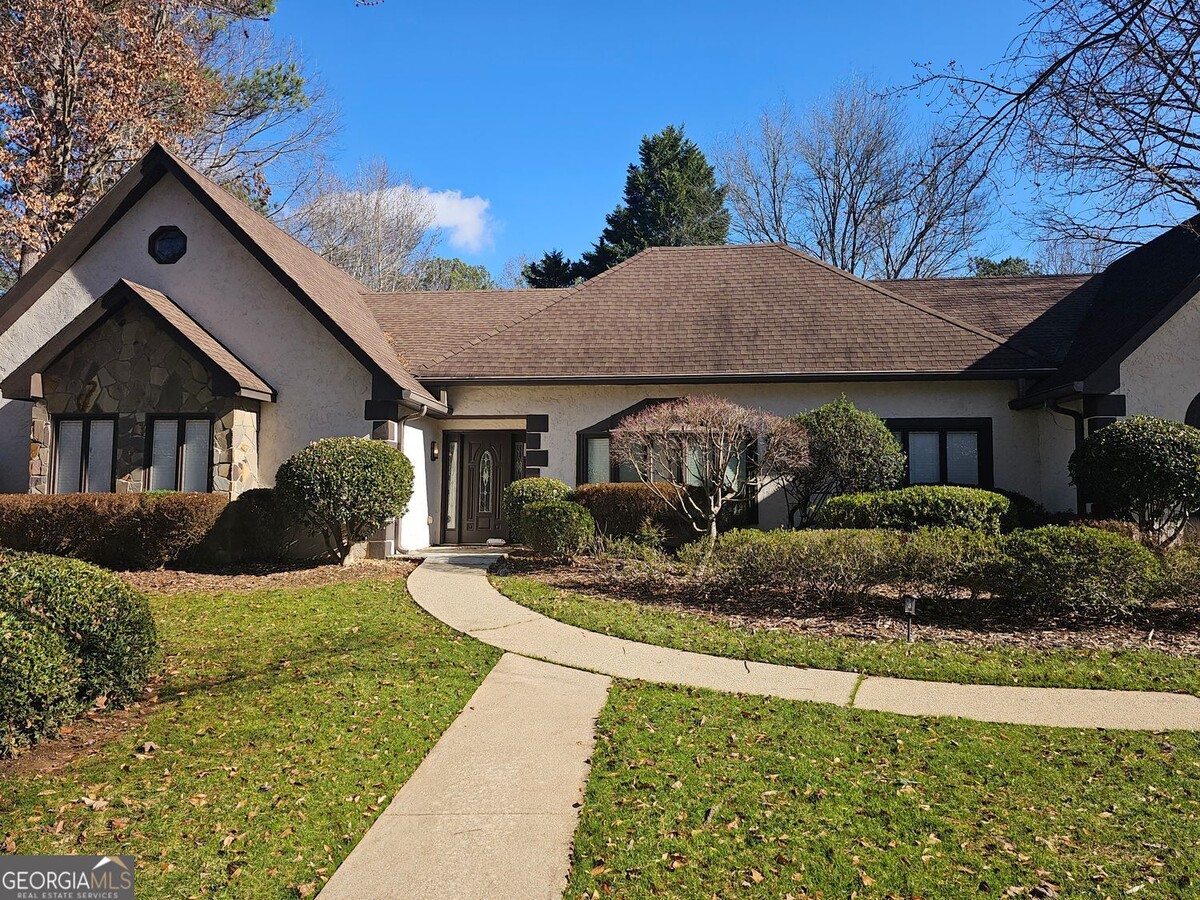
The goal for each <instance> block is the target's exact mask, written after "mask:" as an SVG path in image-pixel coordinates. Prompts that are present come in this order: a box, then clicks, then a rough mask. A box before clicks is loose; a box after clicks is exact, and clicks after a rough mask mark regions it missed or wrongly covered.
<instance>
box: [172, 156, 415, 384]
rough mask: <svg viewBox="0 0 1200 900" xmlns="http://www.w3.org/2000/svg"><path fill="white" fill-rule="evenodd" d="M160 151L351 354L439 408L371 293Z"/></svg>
mask: <svg viewBox="0 0 1200 900" xmlns="http://www.w3.org/2000/svg"><path fill="white" fill-rule="evenodd" d="M156 150H157V151H158V152H160V153H161V154H162V155H163V156H165V157H166V159H167V160H168V161H169V162H170V164H171V168H172V169H173V170H174V171H175V174H176V175H177V176H178V177H179V178H180V180H181V181H183V182H184V184H185V186H187V187H189V188H195V189H196V190H198V191H199V192H200V194H201V195H202V196H200V197H199V199H200V200H201V201H202V202H203V201H204V200H205V199H207V200H208V201H210V204H206V205H207V206H208V207H209V209H210V211H213V212H214V213H216V212H218V211H219V212H220V213H222V214H224V216H225V217H226V218H227V219H228V221H229V222H230V223H232V224H233V226H234V227H235V228H236V229H237V230H238V231H240V232H241V236H242V237H244V238H245V239H246V240H248V241H249V246H248V247H247V249H249V250H250V251H251V253H253V254H254V255H255V256H256V257H258V259H259V260H260V261H261V262H263V263H264V264H267V265H268V266H269V267H270V268H272V269H273V270H274V272H275V275H276V277H277V278H279V279H280V280H281V281H282V282H284V283H285V286H286V287H289V288H294V289H293V291H292V292H293V293H294V294H297V293H298V295H299V296H300V297H301V298H302V299H303V298H307V299H308V300H309V301H311V303H309V304H306V305H307V306H308V307H309V310H310V311H311V312H312V313H313V315H315V316H316V317H317V318H318V319H319V320H320V321H321V322H322V323H323V324H324V325H325V326H326V327H328V328H330V330H332V331H333V332H334V333H335V335H338V334H340V335H341V336H344V337H345V338H346V339H347V340H345V341H343V344H345V345H346V346H347V349H349V350H350V351H351V352H352V353H355V355H357V356H359V357H360V359H362V360H363V362H364V363H368V364H372V365H373V366H374V367H375V368H377V369H378V371H379V372H380V373H382V374H383V375H384V376H385V377H387V378H389V379H391V380H392V381H393V382H394V383H395V384H396V385H397V386H399V387H400V388H402V389H404V390H407V391H410V392H411V393H412V394H413V396H414V398H415V399H416V400H418V401H420V402H426V403H430V404H434V405H438V401H437V400H435V399H434V398H433V396H432V395H431V394H430V393H429V392H428V391H427V390H425V388H424V386H423V385H422V384H421V383H420V382H419V381H417V379H416V378H414V377H413V375H412V373H411V372H409V371H408V370H407V369H406V368H405V367H404V364H403V363H401V362H400V358H399V357H398V356H397V355H396V351H395V350H394V349H393V347H392V345H391V344H390V343H389V342H388V340H387V338H386V337H385V335H384V333H383V332H382V331H381V330H380V328H379V324H378V323H377V322H376V321H375V318H374V317H373V316H372V315H371V312H370V310H369V309H367V305H366V303H365V302H363V293H364V292H365V291H366V288H364V287H363V286H362V285H361V284H360V283H359V282H357V281H355V280H354V279H353V278H351V277H350V276H349V275H347V274H346V273H345V272H343V271H342V270H341V269H339V268H338V267H337V266H335V265H333V263H331V262H329V261H327V260H326V259H325V258H324V257H322V256H321V255H320V254H318V253H315V252H314V251H313V250H311V249H310V248H308V247H306V246H304V244H302V243H300V242H299V241H298V240H296V239H295V238H294V237H292V236H291V235H290V234H288V233H287V232H285V231H283V230H282V229H281V228H279V227H278V226H277V225H275V224H274V223H272V222H271V221H270V220H268V219H267V218H266V217H265V216H263V215H261V214H259V213H258V212H256V211H254V210H253V209H251V208H250V207H249V206H247V205H246V204H245V203H243V202H242V201H241V200H239V199H238V198H236V197H234V196H233V195H232V194H230V193H229V192H228V191H226V190H225V189H224V188H222V187H221V186H220V185H218V184H217V183H216V182H214V181H211V180H209V179H208V178H206V177H205V176H204V175H202V174H200V173H199V172H197V171H196V170H195V169H193V168H192V167H191V166H189V165H188V164H187V163H186V162H184V161H183V160H182V159H180V158H179V157H177V156H175V155H174V154H173V153H171V152H170V151H168V150H166V149H164V148H162V147H159V146H158V145H155V149H154V150H151V151H150V152H151V153H152V154H153V153H154V152H155V151H156ZM213 207H216V209H213ZM218 218H220V216H218ZM244 243H245V241H244ZM256 251H257V252H256ZM356 351H358V352H356ZM364 357H365V358H364Z"/></svg>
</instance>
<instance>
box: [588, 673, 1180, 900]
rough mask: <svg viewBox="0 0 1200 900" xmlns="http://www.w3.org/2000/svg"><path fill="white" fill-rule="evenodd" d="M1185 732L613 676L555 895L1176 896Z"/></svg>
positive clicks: (1178, 895) (1178, 876) (683, 896)
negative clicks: (865, 705)
mask: <svg viewBox="0 0 1200 900" xmlns="http://www.w3.org/2000/svg"><path fill="white" fill-rule="evenodd" d="M1198 889H1200V737H1198V736H1197V735H1194V734H1188V733H1169V734H1141V733H1134V732H1101V731H1070V730H1065V729H1049V728H1032V727H1024V726H1007V725H991V724H984V723H978V722H967V721H962V720H921V719H912V718H905V717H901V716H894V715H888V714H883V713H872V712H866V711H862V710H844V709H839V708H835V707H827V706H821V705H817V704H811V703H797V702H789V701H784V700H774V699H767V698H760V697H739V696H734V695H729V694H718V693H712V692H707V691H701V690H697V689H690V690H689V689H681V688H667V687H658V686H651V685H645V684H635V683H629V682H624V683H621V682H619V683H617V684H615V685H614V687H613V690H612V693H611V694H610V697H609V702H608V705H607V707H606V708H605V710H604V712H603V714H602V715H601V718H600V725H599V739H598V743H597V748H596V753H595V756H594V762H593V768H592V774H591V778H590V780H589V782H588V790H587V797H586V800H585V803H584V807H583V811H582V819H581V822H580V826H579V829H578V831H577V832H576V835H575V863H574V867H573V871H572V873H571V881H570V886H569V888H568V891H567V893H566V896H567V897H568V898H592V897H607V896H614V897H660V896H670V897H680V898H698V900H699V898H709V897H723V898H724V897H741V896H745V897H763V898H767V897H779V898H783V897H794V898H796V900H800V898H816V897H826V898H833V897H855V896H857V897H863V898H867V897H872V898H873V897H879V898H883V897H889V898H895V897H906V898H907V897H927V898H934V897H1009V896H1024V897H1043V898H1049V897H1114V898H1115V897H1124V896H1128V895H1132V896H1141V897H1191V896H1195V894H1196V891H1197V890H1198Z"/></svg>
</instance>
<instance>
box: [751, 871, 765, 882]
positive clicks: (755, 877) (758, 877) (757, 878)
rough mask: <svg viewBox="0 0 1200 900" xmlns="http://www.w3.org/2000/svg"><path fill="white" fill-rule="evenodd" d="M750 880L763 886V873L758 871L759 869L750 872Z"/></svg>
mask: <svg viewBox="0 0 1200 900" xmlns="http://www.w3.org/2000/svg"><path fill="white" fill-rule="evenodd" d="M750 880H751V881H753V882H754V883H755V884H762V881H763V873H762V872H760V871H758V869H751V870H750Z"/></svg>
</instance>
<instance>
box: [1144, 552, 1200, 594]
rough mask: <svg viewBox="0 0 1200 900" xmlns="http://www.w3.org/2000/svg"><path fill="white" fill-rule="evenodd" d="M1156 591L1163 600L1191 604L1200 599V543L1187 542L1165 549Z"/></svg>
mask: <svg viewBox="0 0 1200 900" xmlns="http://www.w3.org/2000/svg"><path fill="white" fill-rule="evenodd" d="M1154 593H1155V595H1156V596H1157V597H1159V598H1161V599H1163V600H1175V601H1178V602H1180V603H1185V604H1189V605H1195V604H1196V603H1197V601H1200V545H1196V544H1192V543H1187V544H1181V545H1179V546H1177V547H1171V548H1170V549H1168V550H1166V551H1164V553H1163V555H1162V572H1161V575H1160V577H1159V580H1158V584H1157V585H1156V586H1155V591H1154Z"/></svg>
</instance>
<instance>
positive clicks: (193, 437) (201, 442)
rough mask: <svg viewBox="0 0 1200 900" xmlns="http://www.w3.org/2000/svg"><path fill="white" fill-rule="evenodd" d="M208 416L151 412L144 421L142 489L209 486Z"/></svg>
mask: <svg viewBox="0 0 1200 900" xmlns="http://www.w3.org/2000/svg"><path fill="white" fill-rule="evenodd" d="M212 428H213V425H212V419H207V418H201V417H199V416H151V417H150V418H149V419H148V420H147V422H146V442H147V443H146V469H147V477H146V489H147V490H151V491H183V492H185V493H206V492H208V491H210V490H212V451H213V441H212Z"/></svg>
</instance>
